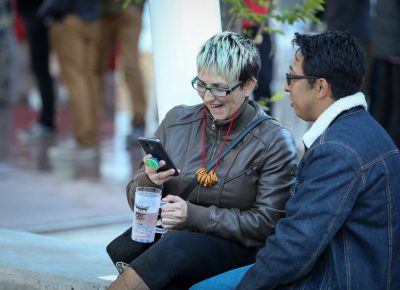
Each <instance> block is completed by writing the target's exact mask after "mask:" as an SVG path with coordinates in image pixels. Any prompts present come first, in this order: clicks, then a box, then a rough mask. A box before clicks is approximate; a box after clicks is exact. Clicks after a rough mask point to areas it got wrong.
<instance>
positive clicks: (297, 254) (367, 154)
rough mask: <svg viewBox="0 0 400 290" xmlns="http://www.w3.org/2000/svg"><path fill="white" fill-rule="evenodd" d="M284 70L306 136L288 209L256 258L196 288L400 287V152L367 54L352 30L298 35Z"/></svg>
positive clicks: (288, 90)
mask: <svg viewBox="0 0 400 290" xmlns="http://www.w3.org/2000/svg"><path fill="white" fill-rule="evenodd" d="M293 43H294V44H295V45H297V46H298V47H299V48H298V50H297V52H296V54H295V58H294V60H293V62H292V65H291V66H290V71H289V73H287V74H286V80H287V83H286V84H285V86H284V88H285V91H287V92H288V93H290V98H291V101H292V106H293V108H294V110H295V112H296V114H297V115H298V116H299V117H300V118H302V119H304V120H307V121H313V122H314V124H313V125H312V127H311V128H310V129H309V131H308V132H306V134H305V135H304V138H303V141H304V144H305V146H306V152H305V154H304V156H303V158H302V160H301V162H300V164H299V167H298V169H297V174H296V175H297V176H296V182H295V184H294V185H293V186H292V188H291V190H290V193H291V198H290V199H289V201H288V202H287V203H286V206H285V211H286V216H285V217H284V218H282V219H280V220H279V221H278V222H277V224H276V227H275V234H274V235H271V236H269V237H268V238H267V240H266V244H265V246H264V247H263V248H261V249H260V250H259V252H258V253H257V257H256V263H255V264H253V265H250V266H247V267H244V268H239V269H236V270H233V271H230V272H227V273H224V274H222V275H220V276H217V277H214V278H211V279H209V280H206V281H203V282H202V283H200V284H197V285H196V286H194V287H192V289H196V290H197V289H235V288H237V289H252V290H255V289H272V288H273V289H400V280H399V279H398V277H399V276H400V247H399V246H398V241H399V240H400V211H399V207H400V179H399V178H398V174H399V173H398V172H399V171H400V152H399V149H398V148H397V147H396V145H395V144H394V143H393V141H392V139H391V138H390V137H389V135H388V134H387V133H386V132H385V130H384V129H383V128H382V127H381V126H380V125H379V124H378V123H377V122H376V121H375V120H374V119H373V118H372V117H371V115H370V114H369V113H368V112H367V110H366V107H367V104H366V101H365V96H364V95H363V94H362V93H361V92H359V89H360V86H361V83H362V79H363V74H364V61H365V57H364V53H363V50H362V47H361V45H360V43H359V42H358V41H356V40H355V39H354V38H353V37H352V36H351V35H350V34H349V33H343V32H325V33H321V34H316V35H305V34H298V33H296V35H295V39H294V41H293Z"/></svg>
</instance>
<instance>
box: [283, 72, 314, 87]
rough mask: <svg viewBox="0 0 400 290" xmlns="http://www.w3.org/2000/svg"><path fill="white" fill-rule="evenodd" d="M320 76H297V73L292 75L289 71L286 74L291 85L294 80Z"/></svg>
mask: <svg viewBox="0 0 400 290" xmlns="http://www.w3.org/2000/svg"><path fill="white" fill-rule="evenodd" d="M318 78H319V77H316V76H297V75H292V74H289V73H287V74H286V82H287V84H288V86H290V84H291V83H292V80H304V79H305V80H315V79H318Z"/></svg>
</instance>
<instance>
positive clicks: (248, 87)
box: [243, 79, 257, 96]
mask: <svg viewBox="0 0 400 290" xmlns="http://www.w3.org/2000/svg"><path fill="white" fill-rule="evenodd" d="M256 86H257V80H256V79H251V80H248V81H247V82H246V83H245V84H244V86H243V92H244V95H245V96H250V95H251V93H252V92H253V91H254V90H255V89H256Z"/></svg>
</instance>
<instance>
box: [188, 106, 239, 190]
mask: <svg viewBox="0 0 400 290" xmlns="http://www.w3.org/2000/svg"><path fill="white" fill-rule="evenodd" d="M236 114H237V112H235V113H234V114H233V115H232V120H231V122H230V123H229V127H228V131H227V132H226V134H225V137H224V142H223V143H222V146H221V150H220V152H219V154H218V157H217V162H216V163H215V166H214V168H213V169H212V170H211V171H210V172H207V170H206V168H205V165H204V163H205V162H204V160H205V155H206V154H205V132H206V105H205V104H204V106H203V119H202V131H201V168H200V169H199V170H197V171H196V173H195V174H196V177H197V180H198V181H199V183H200V184H201V185H203V186H213V185H214V184H216V183H217V181H218V177H217V174H216V171H217V167H218V164H219V161H220V159H221V155H222V151H223V150H224V146H225V143H226V141H227V140H228V137H229V134H230V132H231V128H232V124H233V121H234V120H235V117H236Z"/></svg>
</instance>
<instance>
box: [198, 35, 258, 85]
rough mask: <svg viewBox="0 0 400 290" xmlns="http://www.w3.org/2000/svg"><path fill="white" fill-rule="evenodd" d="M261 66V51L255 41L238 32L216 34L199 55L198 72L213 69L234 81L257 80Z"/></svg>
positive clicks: (229, 80) (205, 44)
mask: <svg viewBox="0 0 400 290" xmlns="http://www.w3.org/2000/svg"><path fill="white" fill-rule="evenodd" d="M260 67H261V60H260V53H259V52H258V49H257V47H256V46H255V44H254V42H253V41H252V40H251V39H249V38H247V37H246V36H244V35H242V34H239V33H236V32H230V31H224V32H221V33H218V34H216V35H214V36H213V37H211V38H210V39H208V40H207V41H206V42H205V43H204V44H203V45H202V47H201V48H200V51H199V53H198V55H197V72H201V71H205V72H207V71H211V72H214V73H216V74H218V75H220V76H221V77H223V78H224V79H226V80H227V81H228V82H232V83H233V82H236V81H242V82H243V83H245V82H246V81H248V80H251V79H256V80H257V78H258V73H259V71H260Z"/></svg>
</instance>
